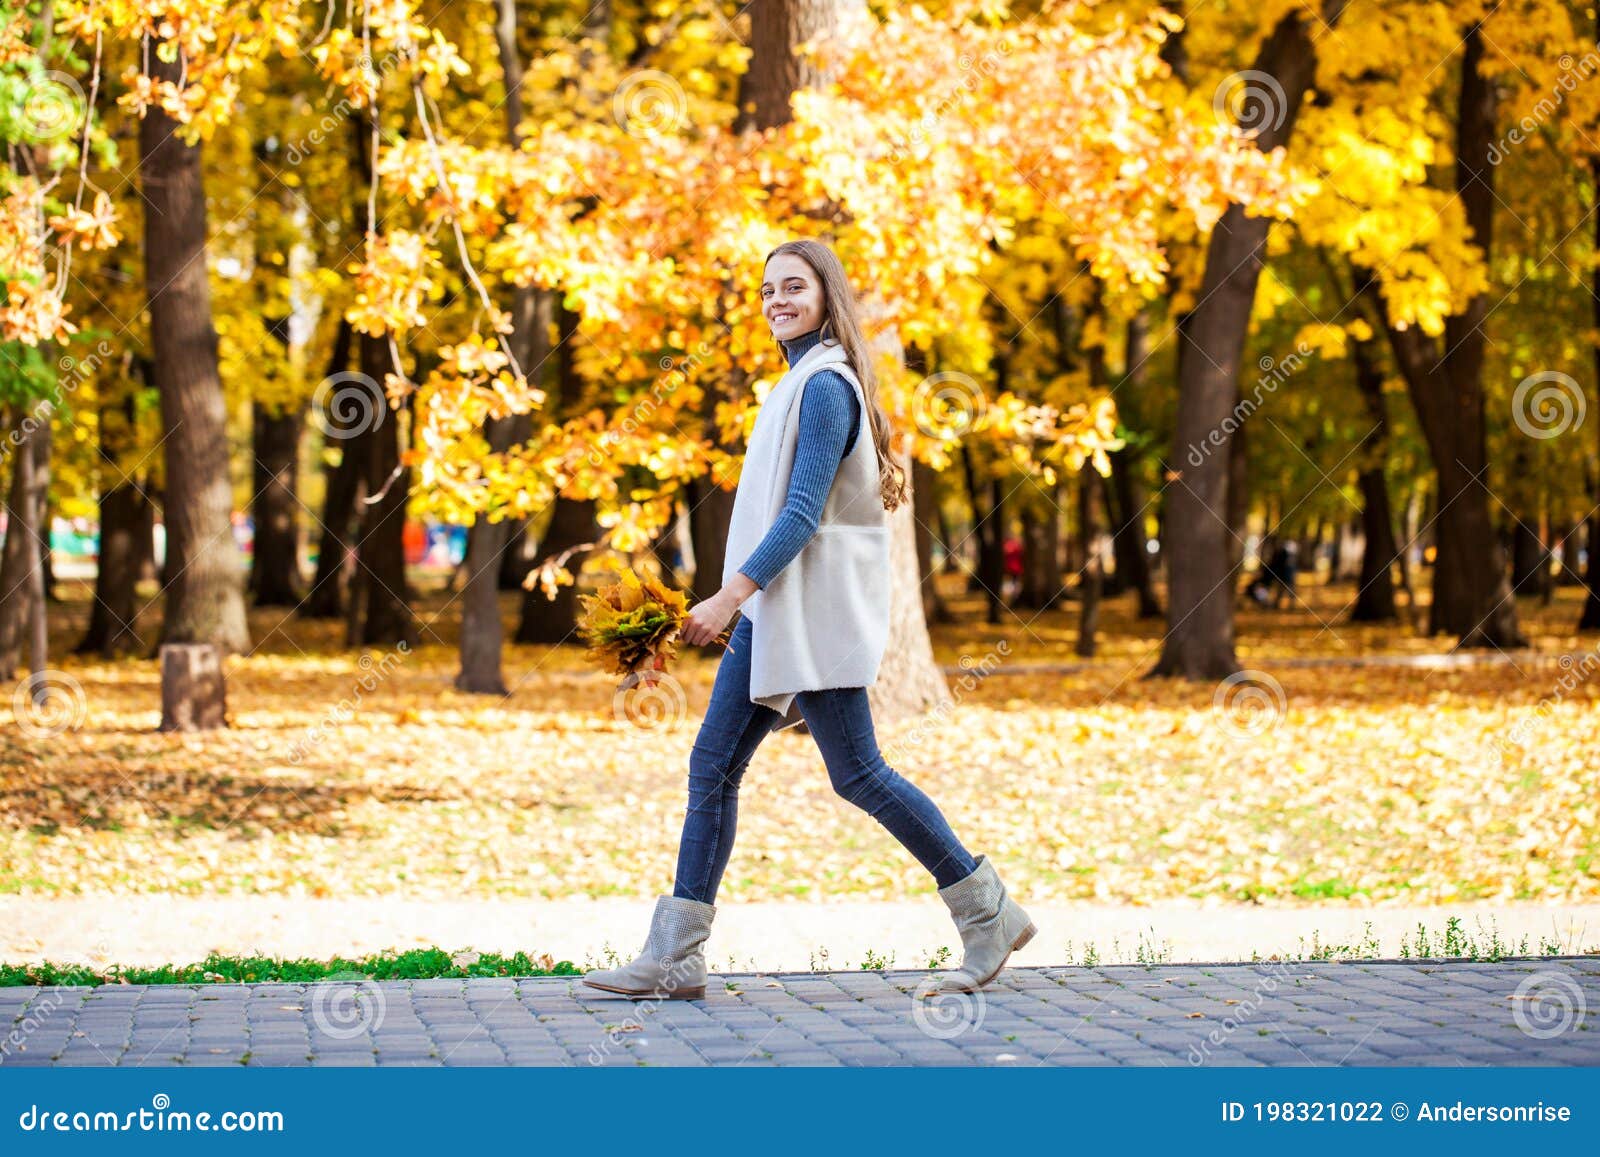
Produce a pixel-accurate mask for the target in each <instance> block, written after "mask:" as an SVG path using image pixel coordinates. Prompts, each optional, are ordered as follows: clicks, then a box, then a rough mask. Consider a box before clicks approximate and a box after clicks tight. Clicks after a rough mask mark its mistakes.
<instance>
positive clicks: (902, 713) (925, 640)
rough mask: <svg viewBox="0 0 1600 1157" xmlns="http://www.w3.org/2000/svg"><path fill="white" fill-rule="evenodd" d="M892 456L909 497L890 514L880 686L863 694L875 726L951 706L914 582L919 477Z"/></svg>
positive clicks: (904, 459)
mask: <svg viewBox="0 0 1600 1157" xmlns="http://www.w3.org/2000/svg"><path fill="white" fill-rule="evenodd" d="M896 453H897V459H898V461H899V462H900V465H901V467H902V468H903V469H905V470H906V472H907V485H909V486H911V487H912V488H913V493H912V494H910V495H909V496H908V497H907V500H906V501H905V502H904V503H902V504H901V506H900V507H899V508H898V509H896V510H893V511H890V512H889V514H888V521H889V544H890V547H889V569H890V571H891V572H892V573H893V574H894V576H895V580H894V582H893V583H892V584H891V585H890V593H889V641H888V643H887V645H886V646H885V647H884V652H883V664H882V665H881V666H880V667H879V668H878V681H877V682H876V683H874V684H873V685H872V686H871V687H869V688H868V689H867V701H868V704H869V705H870V707H871V709H872V717H873V719H874V721H875V722H877V723H879V724H885V723H892V722H894V721H896V720H900V719H907V718H912V717H915V716H918V715H921V714H923V713H924V712H928V711H932V710H935V709H937V708H940V707H945V706H948V705H949V704H950V703H951V702H952V697H951V694H950V687H949V685H948V684H947V683H946V682H945V677H944V673H943V672H942V671H941V670H940V669H939V665H938V663H937V662H936V661H935V659H934V655H933V643H932V640H930V639H929V637H928V623H927V619H926V618H925V617H924V616H923V611H922V597H921V594H920V592H919V591H918V588H917V584H916V582H915V581H912V580H913V579H914V577H915V574H916V572H915V569H914V568H915V567H916V564H917V546H916V531H915V530H914V528H913V525H912V523H913V520H914V518H915V511H916V494H915V487H916V478H917V476H916V472H915V471H914V470H912V469H911V461H910V460H909V458H908V457H907V456H906V455H905V454H903V453H899V452H898V451H897V452H896ZM801 726H802V727H803V726H804V724H802V725H801Z"/></svg>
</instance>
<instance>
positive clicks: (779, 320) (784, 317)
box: [772, 313, 800, 325]
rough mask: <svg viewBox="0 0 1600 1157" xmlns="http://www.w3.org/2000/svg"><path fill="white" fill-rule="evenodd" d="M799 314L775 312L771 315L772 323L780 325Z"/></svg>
mask: <svg viewBox="0 0 1600 1157" xmlns="http://www.w3.org/2000/svg"><path fill="white" fill-rule="evenodd" d="M799 316H800V315H799V314H796V313H775V314H773V315H772V324H773V325H781V324H783V323H784V322H786V321H793V320H794V319H795V318H797V317H799Z"/></svg>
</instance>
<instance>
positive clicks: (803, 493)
mask: <svg viewBox="0 0 1600 1157" xmlns="http://www.w3.org/2000/svg"><path fill="white" fill-rule="evenodd" d="M860 420H861V403H860V402H858V401H857V400H856V392H855V389H854V387H852V386H851V385H850V383H849V382H848V381H846V380H845V379H844V378H843V377H841V376H840V375H838V374H836V373H834V372H833V371H832V370H822V371H820V372H818V373H816V374H813V375H812V376H811V378H810V379H809V380H808V381H807V382H806V386H805V390H804V392H803V393H802V394H801V396H800V435H799V442H798V445H796V447H795V453H794V468H793V470H792V471H791V472H790V475H789V491H788V494H787V495H786V496H785V498H784V501H783V509H782V510H780V511H779V512H778V517H777V518H776V519H775V520H774V521H773V523H772V526H771V527H770V528H769V529H768V530H767V533H766V534H765V535H764V536H763V537H762V539H761V542H760V544H759V545H758V546H757V547H756V549H755V550H754V551H752V552H751V554H750V557H749V558H748V559H746V560H745V562H744V565H742V566H741V567H740V568H739V573H738V574H736V575H735V576H734V579H733V581H734V582H737V581H739V580H741V579H743V580H745V581H746V582H748V583H751V584H753V585H754V587H756V588H764V587H766V585H767V584H768V583H770V582H771V581H772V580H773V579H774V578H776V577H777V575H778V573H779V572H780V571H782V570H783V568H784V567H786V566H788V565H789V563H790V562H791V561H793V559H794V557H795V555H797V554H799V553H800V551H801V548H803V547H804V546H805V544H806V543H808V542H810V541H811V536H812V535H813V534H815V533H816V530H817V525H818V523H819V522H820V521H821V519H822V507H823V504H824V503H826V502H827V500H828V492H829V491H830V490H832V489H833V480H834V477H835V476H836V475H837V474H838V472H839V463H840V462H841V461H842V460H843V458H844V455H845V453H846V452H847V449H848V447H850V446H853V445H854V444H855V434H856V428H857V426H858V425H859V423H860ZM731 585H732V583H730V584H729V586H731ZM724 589H725V590H726V589H727V588H726V587H725V588H724ZM728 593H729V595H730V597H736V598H738V601H739V602H741V603H742V602H744V600H745V599H746V598H749V596H750V594H751V593H754V592H753V591H747V592H745V593H744V594H743V596H742V597H740V596H738V595H737V594H736V592H734V591H732V590H730V591H729V592H728Z"/></svg>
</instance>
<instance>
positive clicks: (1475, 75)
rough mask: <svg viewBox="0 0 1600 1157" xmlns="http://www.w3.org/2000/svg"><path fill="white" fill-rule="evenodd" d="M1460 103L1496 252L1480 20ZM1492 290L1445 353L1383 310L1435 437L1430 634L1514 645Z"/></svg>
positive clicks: (1466, 52) (1427, 431) (1461, 142)
mask: <svg viewBox="0 0 1600 1157" xmlns="http://www.w3.org/2000/svg"><path fill="white" fill-rule="evenodd" d="M1463 45H1464V49H1463V53H1462V64H1461V91H1460V98H1459V104H1458V120H1457V147H1456V189H1457V192H1458V194H1459V196H1460V199H1461V203H1462V205H1463V206H1464V208H1465V210H1466V218H1467V224H1468V226H1469V227H1470V228H1471V230H1472V236H1473V240H1474V242H1475V243H1476V244H1477V245H1478V246H1479V248H1481V249H1482V250H1483V252H1484V254H1485V256H1486V257H1487V255H1488V254H1490V252H1491V240H1492V234H1491V227H1492V225H1493V220H1494V201H1495V195H1494V172H1495V170H1494V166H1493V165H1492V164H1491V163H1490V160H1489V151H1490V149H1491V148H1492V147H1493V143H1492V138H1493V135H1494V111H1495V91H1494V86H1493V85H1492V84H1490V83H1489V82H1488V81H1486V80H1485V78H1484V77H1483V76H1482V75H1481V73H1480V71H1479V67H1478V64H1479V61H1480V60H1481V59H1482V57H1483V38H1482V35H1481V33H1480V32H1479V30H1478V27H1477V25H1474V26H1473V27H1472V28H1471V29H1469V30H1468V32H1467V34H1466V37H1465V39H1464V40H1463ZM1488 310H1489V298H1488V294H1486V293H1480V294H1479V295H1478V296H1477V297H1475V298H1474V299H1473V300H1472V302H1471V303H1470V304H1469V305H1468V306H1467V307H1466V309H1465V311H1464V312H1462V313H1461V314H1458V315H1455V316H1453V317H1449V318H1447V319H1446V320H1445V332H1444V344H1443V348H1442V352H1441V350H1440V348H1439V347H1438V345H1437V344H1436V343H1434V342H1433V341H1432V340H1431V339H1428V338H1426V337H1425V336H1424V335H1422V334H1421V333H1420V332H1419V331H1418V330H1417V329H1416V328H1415V327H1413V328H1410V329H1405V330H1399V329H1396V328H1395V327H1394V326H1392V325H1390V324H1389V322H1388V311H1387V309H1380V310H1378V311H1377V312H1378V314H1379V315H1380V317H1381V319H1382V321H1383V324H1384V326H1385V328H1386V330H1387V332H1388V334H1389V343H1390V346H1391V347H1392V348H1393V349H1394V351H1395V360H1396V362H1397V363H1398V364H1399V366H1400V370H1401V374H1402V376H1404V378H1405V381H1406V387H1407V389H1408V390H1409V392H1410V394H1411V400H1412V404H1413V406H1414V407H1415V409H1416V412H1417V420H1418V423H1419V424H1420V425H1421V427H1422V432H1423V436H1424V437H1425V438H1426V439H1427V442H1428V449H1429V452H1430V453H1431V455H1432V457H1433V463H1434V469H1435V472H1436V474H1437V477H1438V495H1437V508H1438V511H1439V513H1438V517H1437V519H1436V520H1435V521H1434V524H1433V533H1434V541H1435V543H1436V546H1437V551H1436V554H1435V556H1434V566H1433V605H1432V607H1431V608H1430V611H1429V615H1428V627H1427V630H1428V633H1429V634H1430V635H1432V634H1452V635H1456V636H1458V638H1459V640H1460V642H1459V644H1458V645H1459V646H1461V647H1494V648H1498V649H1502V650H1504V649H1510V648H1513V647H1523V646H1526V645H1527V640H1526V639H1525V638H1524V637H1523V635H1522V632H1521V631H1520V630H1519V629H1518V626H1517V608H1516V602H1515V600H1514V599H1513V598H1512V597H1511V586H1510V583H1509V582H1508V581H1507V573H1506V565H1505V555H1504V552H1503V551H1502V549H1501V546H1500V541H1499V538H1498V536H1497V535H1496V534H1495V531H1494V524H1493V521H1492V520H1491V519H1490V517H1489V500H1488V490H1487V488H1486V484H1485V482H1484V475H1485V474H1486V473H1487V471H1488V465H1489V463H1488V451H1487V448H1486V445H1485V427H1484V411H1483V406H1484V400H1483V362H1484V343H1485V335H1484V332H1483V326H1484V322H1485V321H1486V319H1487V315H1488Z"/></svg>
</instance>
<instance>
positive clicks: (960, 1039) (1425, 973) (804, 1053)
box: [0, 956, 1600, 1067]
mask: <svg viewBox="0 0 1600 1157" xmlns="http://www.w3.org/2000/svg"><path fill="white" fill-rule="evenodd" d="M926 975H927V974H926V973H925V972H922V971H891V972H886V973H885V972H814V973H813V972H800V973H793V972H784V973H728V974H717V975H714V976H713V977H712V978H711V981H710V983H709V984H708V985H707V995H706V999H704V1000H699V1001H639V1002H634V1001H630V1000H628V999H626V998H624V997H614V996H611V995H609V994H605V993H601V992H598V991H596V990H593V989H588V988H585V987H584V986H583V985H582V984H580V983H578V981H577V980H576V978H566V977H540V978H527V979H507V980H471V981H460V980H421V981H386V982H383V983H375V982H372V981H364V980H359V979H355V980H351V981H346V982H327V983H320V984H315V985H296V984H251V985H195V986H187V987H185V986H152V987H146V986H138V985H132V986H130V985H116V986H113V985H106V986H102V987H99V988H44V989H17V988H7V989H0V1029H4V1027H5V1026H6V1025H7V1024H9V1025H10V1028H9V1035H7V1036H5V1037H4V1038H0V1067H9V1066H14V1065H139V1066H168V1065H180V1064H181V1065H209V1066H218V1065H221V1066H227V1065H238V1064H249V1065H274V1066H281V1065H296V1066H305V1065H364V1066H366V1065H590V1064H602V1065H624V1066H632V1065H641V1064H646V1065H762V1066H772V1065H996V1064H999V1065H1036V1064H1049V1065H1169V1066H1182V1065H1192V1064H1219V1065H1600V1023H1597V1021H1600V957H1593V956H1583V957H1570V956H1569V957H1551V958H1545V959H1540V960H1530V959H1519V960H1510V961H1502V962H1499V963H1494V964H1485V963H1458V962H1444V961H1437V962H1428V961H1420V962H1411V961H1379V962H1373V961H1360V962H1344V963H1279V962H1269V963H1262V964H1254V965H1250V964H1211V965H1207V964H1187V965H1176V966H1174V965H1155V966H1149V967H1145V966H1141V965H1119V966H1111V967H1099V968H1082V967H1072V968H1066V967H1060V968H1011V969H1007V970H1006V971H1005V972H1004V973H1002V975H1001V979H1000V982H999V983H998V984H997V985H995V986H994V987H991V988H989V989H986V990H985V991H984V992H982V993H980V994H977V995H975V996H972V997H950V998H946V999H945V1000H944V1001H938V1002H931V1003H928V1002H923V1003H918V1002H914V1001H913V998H912V993H913V992H914V991H915V989H916V986H917V984H918V983H919V981H921V980H922V979H923V978H924V977H925V976H926Z"/></svg>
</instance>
